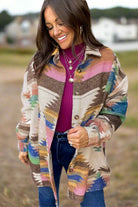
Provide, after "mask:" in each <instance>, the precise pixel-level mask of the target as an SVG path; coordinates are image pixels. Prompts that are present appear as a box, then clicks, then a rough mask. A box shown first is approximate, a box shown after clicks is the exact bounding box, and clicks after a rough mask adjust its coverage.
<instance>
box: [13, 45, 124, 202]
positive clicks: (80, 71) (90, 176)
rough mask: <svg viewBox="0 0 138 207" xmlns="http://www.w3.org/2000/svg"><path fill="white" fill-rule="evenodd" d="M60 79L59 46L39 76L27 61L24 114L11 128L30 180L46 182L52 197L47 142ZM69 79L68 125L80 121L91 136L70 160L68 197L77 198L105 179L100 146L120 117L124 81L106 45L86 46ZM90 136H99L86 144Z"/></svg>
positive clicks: (63, 72) (107, 171)
mask: <svg viewBox="0 0 138 207" xmlns="http://www.w3.org/2000/svg"><path fill="white" fill-rule="evenodd" d="M57 66H60V67H57ZM65 79H66V70H65V68H64V67H63V65H62V64H61V62H60V60H59V52H58V51H57V52H55V54H53V56H52V57H51V60H50V62H49V64H48V65H46V66H45V68H44V70H43V72H42V74H41V76H40V78H39V79H36V76H35V72H34V69H33V60H32V61H31V63H30V64H29V66H28V68H27V70H26V72H25V75H24V84H23V90H22V95H21V97H22V102H23V108H22V114H23V116H22V120H21V121H20V122H19V123H18V125H17V129H16V131H17V138H18V142H19V150H20V151H28V155H29V162H30V167H31V171H32V177H33V180H34V182H35V183H36V185H37V186H39V187H41V186H50V187H51V188H52V189H53V192H54V195H55V199H57V194H56V188H55V183H54V178H53V170H52V156H51V151H50V147H51V143H52V139H53V136H54V132H55V128H56V123H57V119H58V114H59V111H60V105H61V100H62V94H63V90H64V84H65ZM74 79H75V81H74V83H73V111H72V127H75V126H78V125H81V126H82V127H85V129H86V130H87V132H88V135H89V138H90V141H89V145H88V146H87V147H85V148H81V149H78V150H76V153H75V156H74V157H73V159H72V161H71V163H70V165H69V168H68V172H67V177H68V194H69V197H70V198H71V199H74V200H78V201H79V202H82V201H83V197H84V194H85V192H90V191H95V190H101V189H103V187H105V186H106V185H107V184H108V182H109V178H110V169H109V166H108V164H107V161H106V157H105V154H104V148H103V146H104V145H105V142H106V140H109V139H110V138H111V136H112V133H113V132H114V131H115V130H116V129H117V128H118V127H119V126H120V125H121V123H122V122H123V121H124V120H125V114H126V109H127V88H128V83H127V77H126V75H125V74H124V73H123V72H122V71H121V69H120V64H119V61H118V59H117V57H116V55H115V54H114V53H113V51H112V50H111V49H109V48H104V49H100V50H98V49H97V50H92V49H90V48H89V47H88V46H87V47H86V51H85V57H84V60H83V62H82V63H81V64H80V65H79V66H78V68H77V69H76V71H75V74H74ZM95 126H96V127H95ZM97 129H98V130H97ZM93 136H100V142H99V146H92V145H91V138H92V137H93Z"/></svg>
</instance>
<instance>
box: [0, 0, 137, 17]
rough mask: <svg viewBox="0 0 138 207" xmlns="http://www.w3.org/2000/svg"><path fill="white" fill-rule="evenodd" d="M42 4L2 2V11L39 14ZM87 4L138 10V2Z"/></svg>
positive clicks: (109, 0) (24, 0)
mask: <svg viewBox="0 0 138 207" xmlns="http://www.w3.org/2000/svg"><path fill="white" fill-rule="evenodd" d="M70 1H72V0H70ZM42 2H43V0H0V11H2V10H4V9H5V10H8V11H9V13H10V14H12V15H14V14H24V13H27V12H39V11H40V9H41V6H42ZM87 2H88V5H89V7H90V8H100V9H103V8H111V7H114V6H123V7H129V8H138V0H104V1H102V0H87Z"/></svg>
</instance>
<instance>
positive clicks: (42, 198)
mask: <svg viewBox="0 0 138 207" xmlns="http://www.w3.org/2000/svg"><path fill="white" fill-rule="evenodd" d="M51 152H52V159H53V172H54V180H55V185H56V189H57V195H58V203H59V183H60V176H61V172H62V168H63V167H64V169H65V171H66V172H67V169H68V166H69V163H70V161H71V160H72V158H73V156H74V153H75V148H74V147H71V146H70V144H69V143H68V140H67V134H66V133H58V132H56V133H55V136H54V139H53V142H52V145H51ZM38 192H39V207H56V205H55V198H54V194H53V191H52V188H50V187H39V188H38ZM80 205H81V207H105V203H104V193H103V190H101V191H94V192H88V193H85V196H84V200H83V202H82V203H81V204H80ZM72 207H75V204H74V206H72Z"/></svg>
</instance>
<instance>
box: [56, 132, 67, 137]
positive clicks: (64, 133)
mask: <svg viewBox="0 0 138 207" xmlns="http://www.w3.org/2000/svg"><path fill="white" fill-rule="evenodd" d="M54 137H55V138H57V139H60V138H67V132H55V135H54Z"/></svg>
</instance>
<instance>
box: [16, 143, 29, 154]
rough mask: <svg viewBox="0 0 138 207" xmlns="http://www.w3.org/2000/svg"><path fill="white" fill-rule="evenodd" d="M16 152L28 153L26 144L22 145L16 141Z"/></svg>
mask: <svg viewBox="0 0 138 207" xmlns="http://www.w3.org/2000/svg"><path fill="white" fill-rule="evenodd" d="M18 150H19V151H20V152H28V143H24V142H22V141H21V140H20V141H19V140H18Z"/></svg>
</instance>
